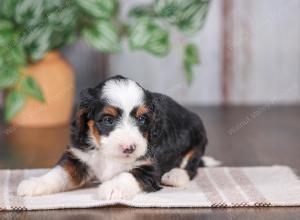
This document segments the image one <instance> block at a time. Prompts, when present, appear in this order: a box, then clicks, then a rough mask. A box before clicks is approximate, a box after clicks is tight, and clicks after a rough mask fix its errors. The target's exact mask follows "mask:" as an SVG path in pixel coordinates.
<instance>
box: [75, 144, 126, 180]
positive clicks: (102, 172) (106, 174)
mask: <svg viewBox="0 0 300 220" xmlns="http://www.w3.org/2000/svg"><path fill="white" fill-rule="evenodd" d="M72 152H73V153H74V154H75V155H76V156H77V157H78V158H79V159H81V160H82V161H84V162H85V163H86V164H87V165H88V166H89V168H90V169H91V171H92V172H93V174H94V175H95V176H96V177H97V179H98V180H99V181H100V182H104V181H107V180H110V179H111V178H113V177H114V176H116V175H118V174H120V173H122V172H124V171H128V170H130V168H131V167H132V164H131V163H123V162H122V161H119V160H116V159H110V158H105V157H104V156H103V154H102V153H101V152H100V151H90V152H82V151H80V150H77V149H72Z"/></svg>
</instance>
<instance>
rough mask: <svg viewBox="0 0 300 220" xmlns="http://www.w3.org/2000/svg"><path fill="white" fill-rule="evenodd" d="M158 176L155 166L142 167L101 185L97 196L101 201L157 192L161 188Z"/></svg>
mask: <svg viewBox="0 0 300 220" xmlns="http://www.w3.org/2000/svg"><path fill="white" fill-rule="evenodd" d="M158 176H159V175H158V172H157V170H156V168H155V166H153V165H142V166H139V167H137V168H134V169H132V170H130V171H129V172H124V173H121V174H120V175H118V176H116V177H115V178H113V179H111V180H109V181H106V182H104V183H102V184H101V185H100V186H99V188H98V196H99V198H100V199H103V200H111V199H131V198H133V197H134V196H135V195H137V194H138V193H140V192H143V191H144V192H153V191H157V190H159V189H160V188H161V187H160V186H159V177H158Z"/></svg>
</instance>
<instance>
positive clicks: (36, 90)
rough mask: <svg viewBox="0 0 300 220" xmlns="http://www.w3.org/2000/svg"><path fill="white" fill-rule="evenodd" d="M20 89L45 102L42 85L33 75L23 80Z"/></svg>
mask: <svg viewBox="0 0 300 220" xmlns="http://www.w3.org/2000/svg"><path fill="white" fill-rule="evenodd" d="M20 90H21V91H22V92H23V93H24V94H26V95H28V96H31V97H33V98H35V99H37V100H38V101H40V102H45V99H44V96H43V92H42V90H41V88H40V86H39V85H38V83H37V82H36V81H35V80H34V79H33V78H32V77H31V76H27V77H26V78H25V79H23V80H22V81H21V83H20Z"/></svg>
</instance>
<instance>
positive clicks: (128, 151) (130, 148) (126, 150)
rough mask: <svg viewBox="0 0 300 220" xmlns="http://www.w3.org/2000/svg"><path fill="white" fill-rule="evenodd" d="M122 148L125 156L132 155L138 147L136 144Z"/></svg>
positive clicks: (122, 146)
mask: <svg viewBox="0 0 300 220" xmlns="http://www.w3.org/2000/svg"><path fill="white" fill-rule="evenodd" d="M121 148H122V152H123V153H124V154H132V153H133V152H134V151H135V149H136V145H135V144H130V145H121Z"/></svg>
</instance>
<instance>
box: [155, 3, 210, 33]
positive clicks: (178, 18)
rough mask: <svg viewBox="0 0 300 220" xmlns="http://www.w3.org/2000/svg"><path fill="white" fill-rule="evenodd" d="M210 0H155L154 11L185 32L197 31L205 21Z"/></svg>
mask: <svg viewBox="0 0 300 220" xmlns="http://www.w3.org/2000/svg"><path fill="white" fill-rule="evenodd" d="M209 2H210V0H185V1H182V0H156V1H155V3H154V10H155V12H156V13H157V14H158V15H159V16H160V17H161V18H163V19H165V20H167V21H168V22H170V23H171V24H174V25H176V26H177V27H178V28H179V30H180V31H182V32H184V33H185V34H189V35H191V34H194V33H196V32H197V31H199V30H200V29H201V28H202V26H203V24H204V21H205V18H206V15H207V12H208V7H209Z"/></svg>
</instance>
